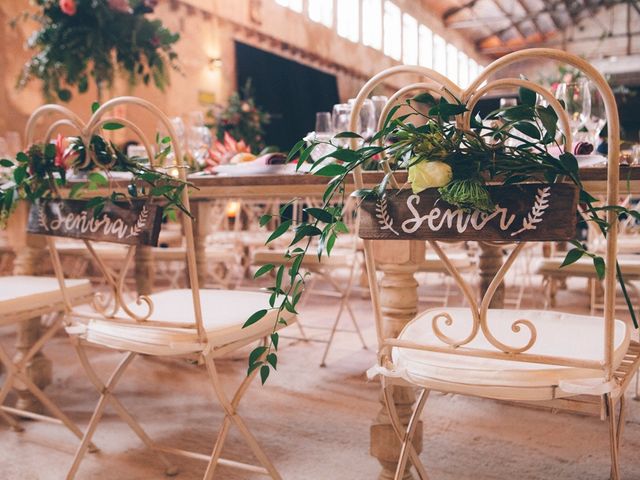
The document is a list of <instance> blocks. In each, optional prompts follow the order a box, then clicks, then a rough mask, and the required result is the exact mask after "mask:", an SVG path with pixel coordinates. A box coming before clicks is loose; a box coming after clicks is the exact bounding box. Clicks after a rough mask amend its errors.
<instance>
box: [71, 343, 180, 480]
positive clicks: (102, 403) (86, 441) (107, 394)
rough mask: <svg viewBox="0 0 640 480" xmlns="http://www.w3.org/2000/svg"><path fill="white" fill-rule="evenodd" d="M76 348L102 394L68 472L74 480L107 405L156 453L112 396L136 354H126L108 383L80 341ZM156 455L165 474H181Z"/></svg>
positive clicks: (140, 429) (118, 401) (137, 424)
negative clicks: (92, 365) (88, 356)
mask: <svg viewBox="0 0 640 480" xmlns="http://www.w3.org/2000/svg"><path fill="white" fill-rule="evenodd" d="M74 346H75V348H76V352H77V353H78V358H79V359H80V363H81V364H82V366H83V368H84V370H85V372H86V374H87V377H88V378H89V380H90V381H91V383H92V384H93V385H94V387H95V388H96V390H98V392H100V399H99V400H98V404H97V405H96V408H95V410H94V412H93V415H92V416H91V420H90V421H89V426H88V427H87V432H86V433H85V435H84V437H83V439H82V443H81V444H80V446H79V447H78V450H77V451H76V455H75V457H74V460H73V464H72V465H71V468H70V469H69V472H68V474H67V480H71V479H73V478H74V477H75V475H76V473H77V471H78V468H79V466H80V462H81V461H82V458H83V456H84V454H85V453H86V451H87V448H88V447H89V446H90V442H91V438H92V437H93V434H94V433H95V431H96V428H97V426H98V423H99V422H100V419H101V418H102V415H103V413H104V409H105V408H106V406H107V404H108V403H111V406H112V407H113V408H114V410H115V411H116V413H117V414H118V416H119V417H120V418H122V419H123V420H124V421H125V422H126V423H127V425H129V427H130V428H131V430H133V432H134V433H135V434H136V435H137V436H138V438H140V440H142V442H143V443H144V444H145V445H146V446H147V447H148V448H149V449H152V450H156V445H155V444H154V442H153V441H152V440H151V439H150V438H149V436H148V435H147V433H146V432H145V431H144V430H143V428H142V427H141V426H140V424H139V423H138V422H137V421H136V420H135V419H134V418H133V416H132V415H131V414H130V413H129V412H128V411H127V409H126V408H125V407H124V406H123V405H122V403H121V402H120V400H118V399H117V398H116V397H115V396H114V395H113V389H114V388H115V386H116V384H117V383H118V381H119V380H120V378H122V375H123V374H124V372H125V370H126V369H127V367H129V365H130V364H131V362H132V361H133V360H134V359H135V357H136V356H137V354H135V353H133V352H129V353H127V355H126V356H125V357H124V358H123V359H122V361H121V362H120V363H119V364H118V366H117V367H116V369H115V370H114V371H113V373H112V374H111V376H110V377H109V379H108V380H107V382H106V384H105V383H103V382H102V381H101V380H100V377H98V375H97V374H96V373H95V371H94V370H93V368H92V367H91V364H90V362H89V359H88V358H87V355H86V352H85V351H84V349H83V348H82V346H81V345H80V344H79V342H78V341H75V342H74ZM156 455H157V456H158V458H159V459H160V460H161V461H162V463H164V465H165V473H166V474H167V475H170V476H171V475H175V474H177V473H178V470H177V468H176V467H175V466H174V465H173V464H172V463H171V462H170V461H169V460H168V459H167V458H166V456H165V455H164V454H162V453H161V452H159V451H157V450H156Z"/></svg>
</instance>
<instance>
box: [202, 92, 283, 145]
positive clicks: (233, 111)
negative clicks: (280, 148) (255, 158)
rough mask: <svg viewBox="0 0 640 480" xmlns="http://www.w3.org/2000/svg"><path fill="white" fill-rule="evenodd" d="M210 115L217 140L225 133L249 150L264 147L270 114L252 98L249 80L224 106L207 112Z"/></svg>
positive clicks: (222, 137) (221, 139) (221, 138)
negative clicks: (265, 129)
mask: <svg viewBox="0 0 640 480" xmlns="http://www.w3.org/2000/svg"><path fill="white" fill-rule="evenodd" d="M208 115H209V117H212V119H213V123H212V125H211V126H212V128H214V129H215V130H216V136H217V137H218V140H220V141H223V140H224V138H225V134H227V133H228V134H229V135H231V137H233V138H234V139H237V140H239V141H242V142H244V143H245V144H246V145H248V147H249V151H251V152H254V153H258V152H261V151H262V150H263V149H264V148H265V140H264V128H265V126H266V125H268V124H269V122H270V121H271V115H270V114H269V113H266V112H264V111H262V110H261V109H260V108H259V107H258V106H257V105H256V103H255V100H254V99H253V94H252V89H251V80H247V83H246V84H245V85H244V87H243V89H242V92H234V93H233V94H231V96H230V97H229V102H228V104H227V106H226V107H224V108H223V107H218V108H217V109H216V110H213V111H210V112H209V113H208Z"/></svg>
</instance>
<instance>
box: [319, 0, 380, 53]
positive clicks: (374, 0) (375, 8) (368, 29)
mask: <svg viewBox="0 0 640 480" xmlns="http://www.w3.org/2000/svg"><path fill="white" fill-rule="evenodd" d="M323 1H325V2H327V3H331V2H330V1H328V0H323ZM362 43H363V44H364V45H366V46H367V47H372V48H376V49H378V50H382V0H362Z"/></svg>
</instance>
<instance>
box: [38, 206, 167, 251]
mask: <svg viewBox="0 0 640 480" xmlns="http://www.w3.org/2000/svg"><path fill="white" fill-rule="evenodd" d="M88 202H89V201H88V200H70V199H65V200H47V201H43V202H40V203H38V204H34V205H33V206H32V207H31V210H30V211H29V221H28V225H27V231H28V232H29V233H34V234H38V235H52V236H57V237H66V238H77V239H84V240H96V241H101V242H111V243H121V244H125V245H151V246H157V244H158V236H159V234H160V227H161V223H162V207H160V206H158V205H153V204H149V203H147V202H145V201H143V200H139V201H133V202H132V203H131V204H129V203H123V202H118V203H117V204H116V203H110V202H109V203H107V204H106V205H105V207H104V210H103V211H102V212H101V213H100V214H99V215H97V216H95V217H94V214H93V211H92V210H90V209H87V204H88Z"/></svg>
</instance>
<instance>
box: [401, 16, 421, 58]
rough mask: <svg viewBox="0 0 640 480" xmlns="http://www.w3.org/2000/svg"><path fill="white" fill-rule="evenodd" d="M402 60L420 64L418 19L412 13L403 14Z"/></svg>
mask: <svg viewBox="0 0 640 480" xmlns="http://www.w3.org/2000/svg"><path fill="white" fill-rule="evenodd" d="M402 61H403V62H404V63H405V64H407V65H417V64H418V21H417V20H416V19H415V18H413V17H412V16H411V15H408V14H406V13H405V14H404V15H402Z"/></svg>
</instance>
